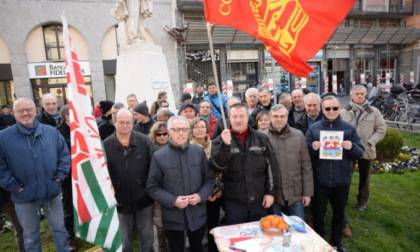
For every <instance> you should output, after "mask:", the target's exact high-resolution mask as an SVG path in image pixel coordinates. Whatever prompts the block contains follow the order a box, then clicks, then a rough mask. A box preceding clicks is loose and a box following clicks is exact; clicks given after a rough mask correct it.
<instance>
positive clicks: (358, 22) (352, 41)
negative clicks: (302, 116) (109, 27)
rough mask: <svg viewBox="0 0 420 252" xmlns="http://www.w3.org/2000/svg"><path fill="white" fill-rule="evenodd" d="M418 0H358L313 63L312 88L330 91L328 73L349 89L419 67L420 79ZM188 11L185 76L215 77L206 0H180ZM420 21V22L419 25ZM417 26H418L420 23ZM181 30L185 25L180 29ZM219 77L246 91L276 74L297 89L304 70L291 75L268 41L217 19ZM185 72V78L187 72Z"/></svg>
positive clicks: (279, 82) (280, 84)
mask: <svg viewBox="0 0 420 252" xmlns="http://www.w3.org/2000/svg"><path fill="white" fill-rule="evenodd" d="M419 5H420V4H419V1H417V0H414V1H413V0H358V1H357V2H356V3H355V5H354V7H353V9H352V10H351V11H350V13H349V14H348V16H347V17H346V19H345V20H344V21H343V22H342V23H341V24H340V25H339V27H338V28H337V29H336V31H335V32H334V34H333V35H332V36H331V38H330V40H329V41H328V42H327V44H326V45H325V46H324V47H323V48H322V49H321V50H320V51H319V52H318V53H317V54H316V55H315V56H314V57H313V58H312V59H311V60H309V61H308V62H307V63H308V64H309V65H311V66H312V67H313V68H314V71H313V72H311V73H310V76H309V77H308V78H307V88H309V89H311V91H313V92H316V93H320V94H321V93H323V91H324V77H325V76H328V77H329V78H328V79H329V90H330V91H332V83H331V82H332V78H331V77H332V75H336V76H337V80H338V82H342V83H343V85H344V87H345V89H346V92H348V91H349V89H350V88H351V84H352V83H353V82H355V83H361V82H363V80H361V74H364V75H365V82H372V83H374V84H376V83H377V82H378V78H379V83H385V78H386V74H387V73H390V75H391V78H392V79H391V81H392V80H393V81H394V82H395V83H398V82H399V81H400V76H401V75H400V74H401V73H403V75H404V77H403V78H404V81H405V82H408V81H409V73H410V72H414V76H415V82H417V81H418V80H419V78H418V76H419V66H420V62H418V61H419V60H420V58H419V39H420V29H418V28H419V27H418V24H419V20H418V18H416V17H417V16H418V14H419V13H420V6H419ZM177 7H178V9H179V10H180V11H181V12H182V16H183V19H182V21H183V23H181V24H180V26H181V27H183V30H182V32H181V35H182V39H178V41H179V44H180V46H181V47H182V48H184V50H183V51H182V53H183V54H182V55H180V58H181V59H185V60H186V62H185V64H184V65H185V71H186V72H185V74H184V75H182V76H184V78H185V79H183V80H182V81H181V82H185V83H186V82H193V83H197V82H204V83H206V82H212V81H214V77H213V71H212V67H211V62H210V59H209V57H208V55H209V46H208V36H207V27H206V23H205V18H204V12H203V1H202V0H177ZM416 24H417V25H416ZM416 28H417V29H416ZM178 30H179V29H178ZM211 34H212V37H213V43H214V48H215V53H216V55H217V67H218V69H217V71H218V78H219V81H221V82H225V81H227V80H232V82H233V84H234V93H235V92H236V93H237V94H242V97H243V91H244V90H246V88H248V87H252V86H256V85H258V84H260V83H261V82H262V81H267V80H268V79H269V78H272V79H273V80H274V83H275V88H276V90H277V91H278V92H282V91H288V92H290V91H292V90H293V89H294V88H295V82H296V81H298V80H299V76H293V75H290V74H289V73H288V72H287V71H285V70H284V69H283V68H282V67H281V66H279V65H278V64H277V63H274V62H273V61H272V58H271V56H270V55H269V54H268V53H267V51H266V50H265V48H264V45H263V44H262V43H261V42H260V41H259V40H256V39H254V38H253V37H251V36H249V35H247V34H245V33H243V32H241V31H238V30H236V29H234V28H231V27H227V26H220V25H214V26H213V27H212V30H211ZM182 76H181V78H182Z"/></svg>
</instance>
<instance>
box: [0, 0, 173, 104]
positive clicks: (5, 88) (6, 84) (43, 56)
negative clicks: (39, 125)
mask: <svg viewBox="0 0 420 252" xmlns="http://www.w3.org/2000/svg"><path fill="white" fill-rule="evenodd" d="M2 4H3V5H2V7H1V8H0V16H1V21H0V27H1V28H0V104H6V103H8V104H13V101H14V100H15V99H16V98H19V97H32V98H34V100H35V102H36V104H37V105H38V104H39V98H40V97H41V96H42V94H44V93H53V94H55V95H57V97H58V98H59V104H60V105H63V104H65V103H66V102H67V96H68V95H67V88H66V78H65V62H64V44H63V38H62V24H61V15H62V13H64V15H65V16H66V18H67V22H68V24H69V29H70V34H71V36H72V40H73V45H74V47H75V49H76V51H77V53H78V56H79V61H80V62H81V66H82V71H83V75H84V78H85V82H86V84H87V85H88V90H89V91H90V95H91V98H92V102H93V104H97V103H98V102H99V101H101V100H105V99H108V100H114V95H115V73H116V59H117V56H118V53H119V45H118V42H117V29H116V28H117V25H118V24H117V20H116V19H114V18H113V16H112V15H111V10H112V9H113V8H114V7H115V4H116V0H80V1H72V0H57V1H51V0H6V1H3V2H2ZM153 11H154V13H153V15H152V17H150V18H147V19H146V21H145V26H146V33H147V38H148V42H150V43H153V44H157V45H159V46H161V47H162V52H163V53H164V54H165V56H166V60H167V62H168V68H169V75H170V78H171V81H172V82H173V83H177V82H178V79H179V74H178V72H179V71H178V60H177V49H176V48H177V43H176V42H174V40H173V39H172V37H171V36H170V35H168V33H167V32H165V30H164V27H165V26H166V25H169V26H173V24H174V23H175V20H176V18H175V13H176V11H175V6H174V4H173V2H172V1H171V0H161V1H153ZM162 17H165V18H164V19H162ZM118 102H123V103H125V101H118Z"/></svg>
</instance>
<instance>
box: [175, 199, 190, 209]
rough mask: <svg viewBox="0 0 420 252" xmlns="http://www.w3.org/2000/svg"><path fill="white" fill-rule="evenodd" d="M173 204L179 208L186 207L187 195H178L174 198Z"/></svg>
mask: <svg viewBox="0 0 420 252" xmlns="http://www.w3.org/2000/svg"><path fill="white" fill-rule="evenodd" d="M174 206H176V207H178V208H179V209H183V208H186V207H187V206H188V197H187V196H178V197H177V198H176V200H175V203H174Z"/></svg>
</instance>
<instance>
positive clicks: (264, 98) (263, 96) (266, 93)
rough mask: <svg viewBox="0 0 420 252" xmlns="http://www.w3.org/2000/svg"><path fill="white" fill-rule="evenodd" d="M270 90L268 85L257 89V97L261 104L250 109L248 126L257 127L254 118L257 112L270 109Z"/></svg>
mask: <svg viewBox="0 0 420 252" xmlns="http://www.w3.org/2000/svg"><path fill="white" fill-rule="evenodd" d="M271 96H272V95H271V92H270V89H268V87H262V88H260V89H258V98H259V100H260V103H261V105H259V106H258V107H257V108H256V109H254V111H252V113H251V115H250V116H249V122H248V123H249V126H251V127H252V128H254V129H257V124H256V118H257V115H258V113H260V112H261V111H270V109H271V105H272V100H271Z"/></svg>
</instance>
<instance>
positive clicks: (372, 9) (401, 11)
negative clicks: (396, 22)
mask: <svg viewBox="0 0 420 252" xmlns="http://www.w3.org/2000/svg"><path fill="white" fill-rule="evenodd" d="M364 2H365V1H357V2H356V3H355V4H354V6H353V8H352V9H351V11H350V13H349V15H348V17H361V16H363V17H383V16H389V17H393V18H404V17H407V16H411V15H413V14H414V1H413V0H403V1H397V0H390V1H389V4H388V5H372V4H369V5H367V4H365V3H364Z"/></svg>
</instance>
